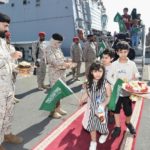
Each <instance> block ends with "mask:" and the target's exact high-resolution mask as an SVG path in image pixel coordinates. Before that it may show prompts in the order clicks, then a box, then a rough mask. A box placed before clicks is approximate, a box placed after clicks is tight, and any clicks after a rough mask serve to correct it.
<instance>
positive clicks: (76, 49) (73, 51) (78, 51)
mask: <svg viewBox="0 0 150 150" xmlns="http://www.w3.org/2000/svg"><path fill="white" fill-rule="evenodd" d="M82 53H83V51H82V47H81V45H80V43H79V38H78V37H74V38H73V43H72V45H71V48H70V55H71V58H72V62H75V63H77V66H76V67H75V68H72V73H73V77H75V78H76V79H78V77H79V74H80V68H81V62H82Z"/></svg>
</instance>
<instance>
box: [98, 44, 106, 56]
mask: <svg viewBox="0 0 150 150" xmlns="http://www.w3.org/2000/svg"><path fill="white" fill-rule="evenodd" d="M105 49H106V45H105V43H104V41H102V42H100V43H99V50H98V57H99V56H100V57H101V55H102V53H103V52H104V50H105Z"/></svg>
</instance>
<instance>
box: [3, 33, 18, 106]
mask: <svg viewBox="0 0 150 150" xmlns="http://www.w3.org/2000/svg"><path fill="white" fill-rule="evenodd" d="M5 40H6V46H7V49H8V52H9V53H10V54H11V53H14V52H15V51H16V50H15V47H14V46H13V45H11V44H10V41H11V33H10V32H6V33H5ZM12 63H13V64H12V65H14V70H13V72H12V81H13V83H14V86H15V83H16V78H17V74H18V70H17V69H16V68H17V65H18V61H17V60H14V59H12ZM18 102H19V99H17V98H16V97H14V103H18Z"/></svg>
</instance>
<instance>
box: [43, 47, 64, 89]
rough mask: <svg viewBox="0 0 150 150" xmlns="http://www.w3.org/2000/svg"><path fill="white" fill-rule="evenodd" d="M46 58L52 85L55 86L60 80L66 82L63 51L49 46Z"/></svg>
mask: <svg viewBox="0 0 150 150" xmlns="http://www.w3.org/2000/svg"><path fill="white" fill-rule="evenodd" d="M46 57H47V63H48V73H49V81H50V85H51V86H53V85H54V84H55V82H56V81H57V80H58V79H59V78H61V79H62V80H63V81H65V68H63V64H64V60H65V58H64V55H63V53H62V51H61V49H59V48H58V49H54V48H52V47H51V46H48V47H47V48H46Z"/></svg>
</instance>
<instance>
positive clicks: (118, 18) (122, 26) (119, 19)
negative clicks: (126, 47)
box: [114, 13, 127, 33]
mask: <svg viewBox="0 0 150 150" xmlns="http://www.w3.org/2000/svg"><path fill="white" fill-rule="evenodd" d="M114 22H118V24H119V31H120V32H123V33H124V32H127V29H126V26H125V23H124V21H123V19H122V16H121V15H120V14H119V13H117V14H116V15H115V17H114Z"/></svg>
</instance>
